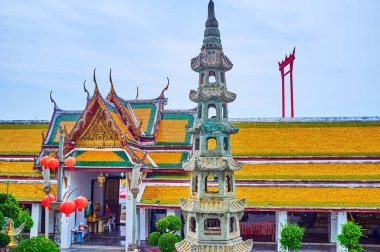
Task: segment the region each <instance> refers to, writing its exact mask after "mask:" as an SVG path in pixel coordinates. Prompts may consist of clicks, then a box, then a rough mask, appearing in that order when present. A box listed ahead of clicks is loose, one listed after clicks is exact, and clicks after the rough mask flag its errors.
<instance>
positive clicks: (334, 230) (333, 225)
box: [330, 212, 338, 243]
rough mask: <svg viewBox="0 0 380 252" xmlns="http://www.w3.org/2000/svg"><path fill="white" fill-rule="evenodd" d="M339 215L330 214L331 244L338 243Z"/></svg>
mask: <svg viewBox="0 0 380 252" xmlns="http://www.w3.org/2000/svg"><path fill="white" fill-rule="evenodd" d="M337 218H338V214H337V213H336V212H332V213H330V242H331V243H335V242H336V235H337V232H338V224H337Z"/></svg>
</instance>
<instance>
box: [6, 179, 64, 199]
mask: <svg viewBox="0 0 380 252" xmlns="http://www.w3.org/2000/svg"><path fill="white" fill-rule="evenodd" d="M51 187H52V188H53V190H54V191H55V192H56V191H57V185H55V184H52V185H51ZM42 188H43V184H42V182H41V183H11V182H9V183H5V182H0V191H4V192H6V191H8V192H9V193H12V194H13V196H15V197H16V199H17V200H19V201H41V200H42V198H43V197H44V196H45V193H44V192H43V191H42V190H39V189H42ZM36 189H37V190H36Z"/></svg>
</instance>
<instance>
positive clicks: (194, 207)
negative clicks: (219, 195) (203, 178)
mask: <svg viewBox="0 0 380 252" xmlns="http://www.w3.org/2000/svg"><path fill="white" fill-rule="evenodd" d="M245 202H246V201H245V199H240V200H236V199H223V200H215V199H213V200H201V199H182V198H181V199H180V205H181V208H182V210H183V211H187V212H196V213H220V214H223V213H236V212H240V213H241V214H243V211H244V208H245V206H246V203H245Z"/></svg>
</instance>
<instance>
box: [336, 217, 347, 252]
mask: <svg viewBox="0 0 380 252" xmlns="http://www.w3.org/2000/svg"><path fill="white" fill-rule="evenodd" d="M345 223H347V212H338V213H337V220H336V224H337V225H336V226H337V235H339V234H341V233H342V225H343V224H345ZM336 251H337V252H345V251H347V250H346V249H344V248H343V247H341V246H340V244H339V241H338V240H336Z"/></svg>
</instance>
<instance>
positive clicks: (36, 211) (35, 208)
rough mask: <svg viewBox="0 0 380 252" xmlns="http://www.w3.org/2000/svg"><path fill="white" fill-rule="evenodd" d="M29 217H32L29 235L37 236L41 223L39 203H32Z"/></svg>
mask: <svg viewBox="0 0 380 252" xmlns="http://www.w3.org/2000/svg"><path fill="white" fill-rule="evenodd" d="M31 215H32V216H31V217H32V219H33V227H32V228H31V229H30V237H35V236H38V231H39V230H40V225H41V204H40V203H38V204H32V213H31Z"/></svg>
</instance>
